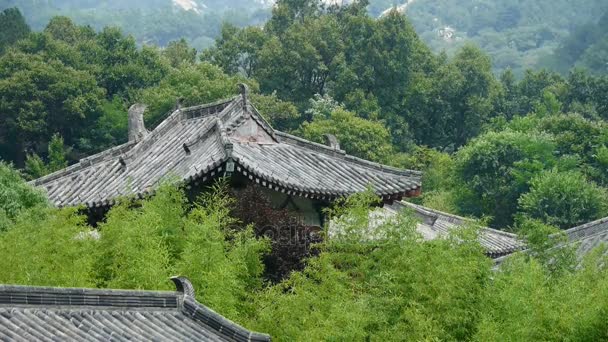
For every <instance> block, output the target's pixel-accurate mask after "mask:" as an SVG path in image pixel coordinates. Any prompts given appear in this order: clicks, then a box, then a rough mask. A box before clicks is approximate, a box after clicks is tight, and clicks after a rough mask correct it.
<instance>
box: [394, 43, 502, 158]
mask: <svg viewBox="0 0 608 342" xmlns="http://www.w3.org/2000/svg"><path fill="white" fill-rule="evenodd" d="M410 89H411V90H410V91H409V93H408V95H407V98H406V100H405V101H406V103H407V104H408V107H407V111H408V115H407V122H408V124H409V126H410V129H411V131H412V134H413V135H414V137H415V139H416V142H418V143H419V144H423V145H426V146H431V147H436V148H439V149H442V150H446V149H451V150H454V149H457V148H459V147H461V146H463V145H464V144H465V143H466V142H467V141H468V140H470V139H471V138H473V137H475V136H477V135H478V134H479V133H480V130H481V127H482V125H483V124H484V123H485V122H486V121H487V120H488V119H489V118H490V117H491V115H492V112H493V110H494V102H495V98H496V97H497V96H498V90H499V85H498V83H497V81H496V79H495V78H494V76H493V75H492V71H491V64H490V60H489V58H488V57H487V56H486V55H484V54H483V53H482V52H481V51H480V50H479V49H478V48H475V47H474V46H465V47H464V48H463V49H462V50H460V51H459V52H458V53H457V55H456V56H455V57H454V59H453V60H451V61H450V62H448V63H443V64H442V65H441V66H440V67H439V68H438V69H437V70H436V71H435V72H434V73H433V74H431V75H429V76H419V79H418V80H417V82H415V83H414V84H412V86H411V88H410Z"/></svg>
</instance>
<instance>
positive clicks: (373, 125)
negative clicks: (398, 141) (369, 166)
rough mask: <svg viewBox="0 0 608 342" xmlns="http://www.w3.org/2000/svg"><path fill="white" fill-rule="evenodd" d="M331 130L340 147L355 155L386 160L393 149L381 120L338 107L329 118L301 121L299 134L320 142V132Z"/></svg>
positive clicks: (321, 141)
mask: <svg viewBox="0 0 608 342" xmlns="http://www.w3.org/2000/svg"><path fill="white" fill-rule="evenodd" d="M325 134H333V135H335V136H336V137H337V138H338V140H339V141H340V148H342V149H344V150H345V151H347V152H348V153H350V154H353V155H355V156H357V157H360V158H363V159H367V160H374V161H379V162H387V161H388V160H389V158H390V156H391V154H392V153H393V146H392V145H391V137H390V133H389V131H388V130H387V129H386V128H385V127H384V125H383V124H382V123H381V122H377V121H376V122H375V121H370V120H365V119H362V118H359V117H357V116H356V115H355V114H354V113H352V112H349V111H347V110H344V109H342V108H338V109H336V110H334V111H332V112H331V114H330V117H329V118H321V119H317V120H313V121H312V122H305V123H304V124H303V125H302V128H301V135H302V136H303V137H304V138H306V139H308V140H312V141H316V142H319V143H324V141H325V140H324V139H325V137H324V135H325Z"/></svg>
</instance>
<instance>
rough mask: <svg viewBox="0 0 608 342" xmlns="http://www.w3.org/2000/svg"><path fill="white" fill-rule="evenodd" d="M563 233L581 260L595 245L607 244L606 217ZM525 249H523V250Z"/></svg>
mask: <svg viewBox="0 0 608 342" xmlns="http://www.w3.org/2000/svg"><path fill="white" fill-rule="evenodd" d="M564 233H565V234H566V236H567V237H568V240H569V242H568V243H567V245H568V246H574V247H576V254H577V256H578V258H579V260H582V258H583V257H584V256H585V255H587V254H588V253H589V252H591V251H592V250H594V249H595V248H596V247H600V246H602V245H605V246H608V217H604V218H602V219H599V220H596V221H592V222H588V223H585V224H583V225H580V226H577V227H574V228H570V229H567V230H565V231H564ZM557 248H559V246H558V247H557ZM526 251H527V250H524V252H526ZM510 255H511V254H509V255H505V256H503V257H501V258H498V259H496V264H497V265H500V264H501V263H502V262H504V261H505V260H506V259H507V258H508V257H509V256H510Z"/></svg>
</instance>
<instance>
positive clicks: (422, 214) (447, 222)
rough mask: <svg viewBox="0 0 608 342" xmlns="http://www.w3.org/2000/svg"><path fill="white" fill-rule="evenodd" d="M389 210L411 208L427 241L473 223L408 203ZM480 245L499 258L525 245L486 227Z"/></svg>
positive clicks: (397, 203)
mask: <svg viewBox="0 0 608 342" xmlns="http://www.w3.org/2000/svg"><path fill="white" fill-rule="evenodd" d="M388 208H389V209H391V210H395V211H399V210H403V209H404V208H410V209H412V210H413V211H414V213H415V214H416V215H417V216H418V217H419V218H420V220H421V223H420V224H419V225H418V231H419V232H420V233H421V234H422V235H423V237H424V238H425V239H427V240H431V239H435V238H437V237H440V236H442V235H443V236H444V235H446V234H447V233H449V232H450V231H452V230H454V229H457V228H458V227H460V226H462V225H464V224H466V223H468V222H472V221H471V220H469V219H466V218H463V217H460V216H456V215H452V214H448V213H444V212H441V211H437V210H434V209H430V208H426V207H423V206H420V205H416V204H413V203H408V202H395V203H394V204H392V205H391V206H388ZM479 243H480V244H481V246H482V247H484V248H485V250H486V254H487V255H488V256H490V257H492V258H498V257H501V256H503V255H507V254H510V253H513V252H515V251H518V250H520V249H522V247H523V244H522V242H521V241H519V240H518V239H517V236H516V235H515V234H511V233H507V232H503V231H500V230H496V229H492V228H487V227H484V228H482V229H481V232H480V234H479Z"/></svg>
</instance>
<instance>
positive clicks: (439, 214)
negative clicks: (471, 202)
mask: <svg viewBox="0 0 608 342" xmlns="http://www.w3.org/2000/svg"><path fill="white" fill-rule="evenodd" d="M395 203H398V204H400V205H403V206H407V207H410V208H413V209H415V210H419V211H426V212H427V213H430V214H432V215H435V216H437V218H442V217H443V218H447V219H448V220H447V221H449V222H451V223H456V222H454V221H460V222H458V224H462V222H463V221H464V222H470V223H475V220H474V219H471V218H468V217H462V216H458V215H455V214H450V213H446V212H444V211H440V210H436V209H432V208H428V207H424V206H421V205H418V204H415V203H410V202H406V201H399V202H395ZM482 228H483V231H486V232H487V231H490V232H492V233H495V234H499V235H503V236H506V237H511V238H515V239H516V238H517V234H513V233H509V232H505V231H502V230H498V229H494V228H490V227H486V226H482Z"/></svg>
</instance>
